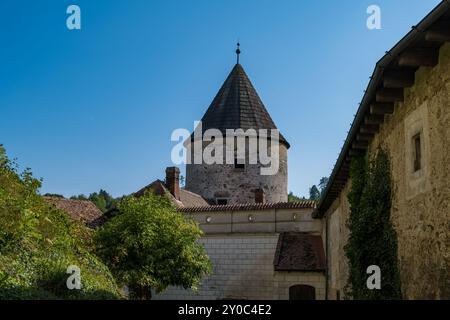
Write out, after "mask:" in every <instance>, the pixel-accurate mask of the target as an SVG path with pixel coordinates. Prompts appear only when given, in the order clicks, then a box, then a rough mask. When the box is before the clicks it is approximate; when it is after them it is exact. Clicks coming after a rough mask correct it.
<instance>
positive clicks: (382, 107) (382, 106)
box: [370, 102, 394, 115]
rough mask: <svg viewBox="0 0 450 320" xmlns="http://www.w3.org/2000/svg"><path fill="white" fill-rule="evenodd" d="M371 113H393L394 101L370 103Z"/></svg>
mask: <svg viewBox="0 0 450 320" xmlns="http://www.w3.org/2000/svg"><path fill="white" fill-rule="evenodd" d="M370 113H371V114H383V115H384V114H392V113H394V103H392V102H390V103H382V102H374V103H372V104H371V105H370Z"/></svg>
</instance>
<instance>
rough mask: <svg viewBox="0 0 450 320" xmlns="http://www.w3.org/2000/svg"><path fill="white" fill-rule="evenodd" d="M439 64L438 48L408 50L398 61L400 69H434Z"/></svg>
mask: <svg viewBox="0 0 450 320" xmlns="http://www.w3.org/2000/svg"><path fill="white" fill-rule="evenodd" d="M438 62H439V48H420V49H410V50H408V51H406V52H405V53H403V54H402V55H401V56H400V57H399V59H398V65H399V66H401V67H422V66H423V67H434V66H435V65H437V64H438Z"/></svg>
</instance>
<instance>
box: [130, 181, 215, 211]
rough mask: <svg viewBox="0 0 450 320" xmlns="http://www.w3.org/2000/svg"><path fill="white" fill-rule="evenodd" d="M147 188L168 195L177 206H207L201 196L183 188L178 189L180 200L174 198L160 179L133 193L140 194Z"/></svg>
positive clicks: (158, 193) (157, 193) (160, 194)
mask: <svg viewBox="0 0 450 320" xmlns="http://www.w3.org/2000/svg"><path fill="white" fill-rule="evenodd" d="M147 190H152V191H153V192H154V193H155V194H156V195H159V196H162V195H168V196H169V197H170V199H171V200H172V202H173V203H174V204H175V205H176V206H177V207H179V208H189V207H198V206H209V204H208V202H207V201H206V200H205V199H203V197H202V196H200V195H198V194H196V193H193V192H191V191H187V190H185V189H180V200H177V199H175V197H174V196H173V195H172V194H171V193H170V191H169V189H167V187H166V185H165V183H164V182H163V181H161V180H155V181H153V182H152V183H150V184H149V185H148V186H145V187H144V188H142V189H141V190H139V191H137V192H135V193H134V195H135V196H138V197H139V196H142V195H143V194H144V193H145V192H146V191H147Z"/></svg>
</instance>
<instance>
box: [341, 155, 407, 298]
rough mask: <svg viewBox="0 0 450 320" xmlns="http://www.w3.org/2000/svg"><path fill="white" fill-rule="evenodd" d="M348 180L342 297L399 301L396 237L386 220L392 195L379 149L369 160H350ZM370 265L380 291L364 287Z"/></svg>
mask: <svg viewBox="0 0 450 320" xmlns="http://www.w3.org/2000/svg"><path fill="white" fill-rule="evenodd" d="M350 177H351V179H352V187H351V191H350V193H349V195H348V200H349V203H350V215H349V220H348V228H349V231H350V235H349V240H348V242H347V245H346V246H345V253H346V255H347V258H348V263H349V278H348V282H347V287H346V295H347V296H350V297H352V298H354V299H400V298H401V291H400V277H399V272H398V264H397V236H396V232H395V229H394V227H393V224H392V222H391V220H390V213H391V203H392V198H391V197H392V196H391V175H390V162H389V156H388V154H387V152H386V151H384V150H379V151H378V152H377V154H376V155H375V156H374V157H373V158H372V159H371V160H370V161H367V160H366V158H365V157H364V156H358V157H354V158H353V159H352V161H351V165H350ZM371 265H376V266H378V267H380V269H381V279H382V284H381V289H380V290H369V289H368V288H367V285H366V282H367V278H368V274H367V273H366V271H367V268H368V267H369V266H371Z"/></svg>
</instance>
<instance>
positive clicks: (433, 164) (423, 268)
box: [323, 44, 450, 299]
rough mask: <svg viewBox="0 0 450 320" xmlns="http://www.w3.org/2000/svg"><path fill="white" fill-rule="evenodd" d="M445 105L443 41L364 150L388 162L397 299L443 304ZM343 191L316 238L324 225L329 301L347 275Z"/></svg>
mask: <svg viewBox="0 0 450 320" xmlns="http://www.w3.org/2000/svg"><path fill="white" fill-rule="evenodd" d="M449 108H450V44H446V45H444V46H443V47H442V48H441V50H440V58H439V64H438V65H437V66H436V67H434V68H428V67H422V68H420V69H419V70H418V71H417V72H416V82H415V85H414V86H413V87H411V88H407V89H405V99H404V102H403V103H398V104H397V105H396V106H395V111H394V113H393V114H392V115H390V116H386V119H385V122H384V123H383V124H382V126H381V128H380V132H379V133H378V134H377V135H376V136H375V138H374V139H373V141H372V142H371V144H370V146H369V152H370V153H372V154H373V153H374V152H376V150H377V149H378V148H379V147H380V146H381V147H384V148H386V149H387V150H388V152H389V154H390V157H391V174H392V184H393V200H392V212H391V219H392V221H393V223H394V226H395V229H396V231H397V238H398V259H399V268H400V278H401V286H402V294H403V297H404V298H406V299H450V109H449ZM419 133H420V134H421V141H422V142H421V144H422V145H421V151H422V169H421V170H419V171H417V172H413V171H414V170H413V169H412V163H413V157H414V153H413V147H412V146H413V145H412V138H413V137H414V136H415V135H416V134H419ZM349 186H350V182H349V183H348V184H347V185H346V187H345V188H344V189H343V190H342V192H341V194H340V196H339V197H338V198H337V199H336V200H335V202H334V203H333V205H332V206H331V207H330V208H329V209H328V211H327V212H326V220H327V223H326V224H324V231H323V234H325V232H326V229H325V228H326V226H328V231H329V234H328V245H329V248H328V259H329V260H328V264H329V275H328V276H329V277H330V278H329V284H328V286H329V289H330V290H329V296H328V297H329V298H330V299H334V298H336V296H335V295H336V290H341V296H342V289H343V286H345V282H346V278H347V275H346V273H347V272H348V267H347V266H346V263H347V262H346V261H347V259H346V257H345V253H344V252H343V246H344V245H345V243H346V241H347V239H348V229H347V228H346V227H345V221H346V220H347V217H348V213H349V204H348V200H347V194H348V191H349V190H350V189H349ZM337 225H339V226H340V230H339V231H338V228H337ZM336 247H337V248H338V249H336ZM336 255H338V258H337V259H336ZM336 274H338V275H337V276H336Z"/></svg>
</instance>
